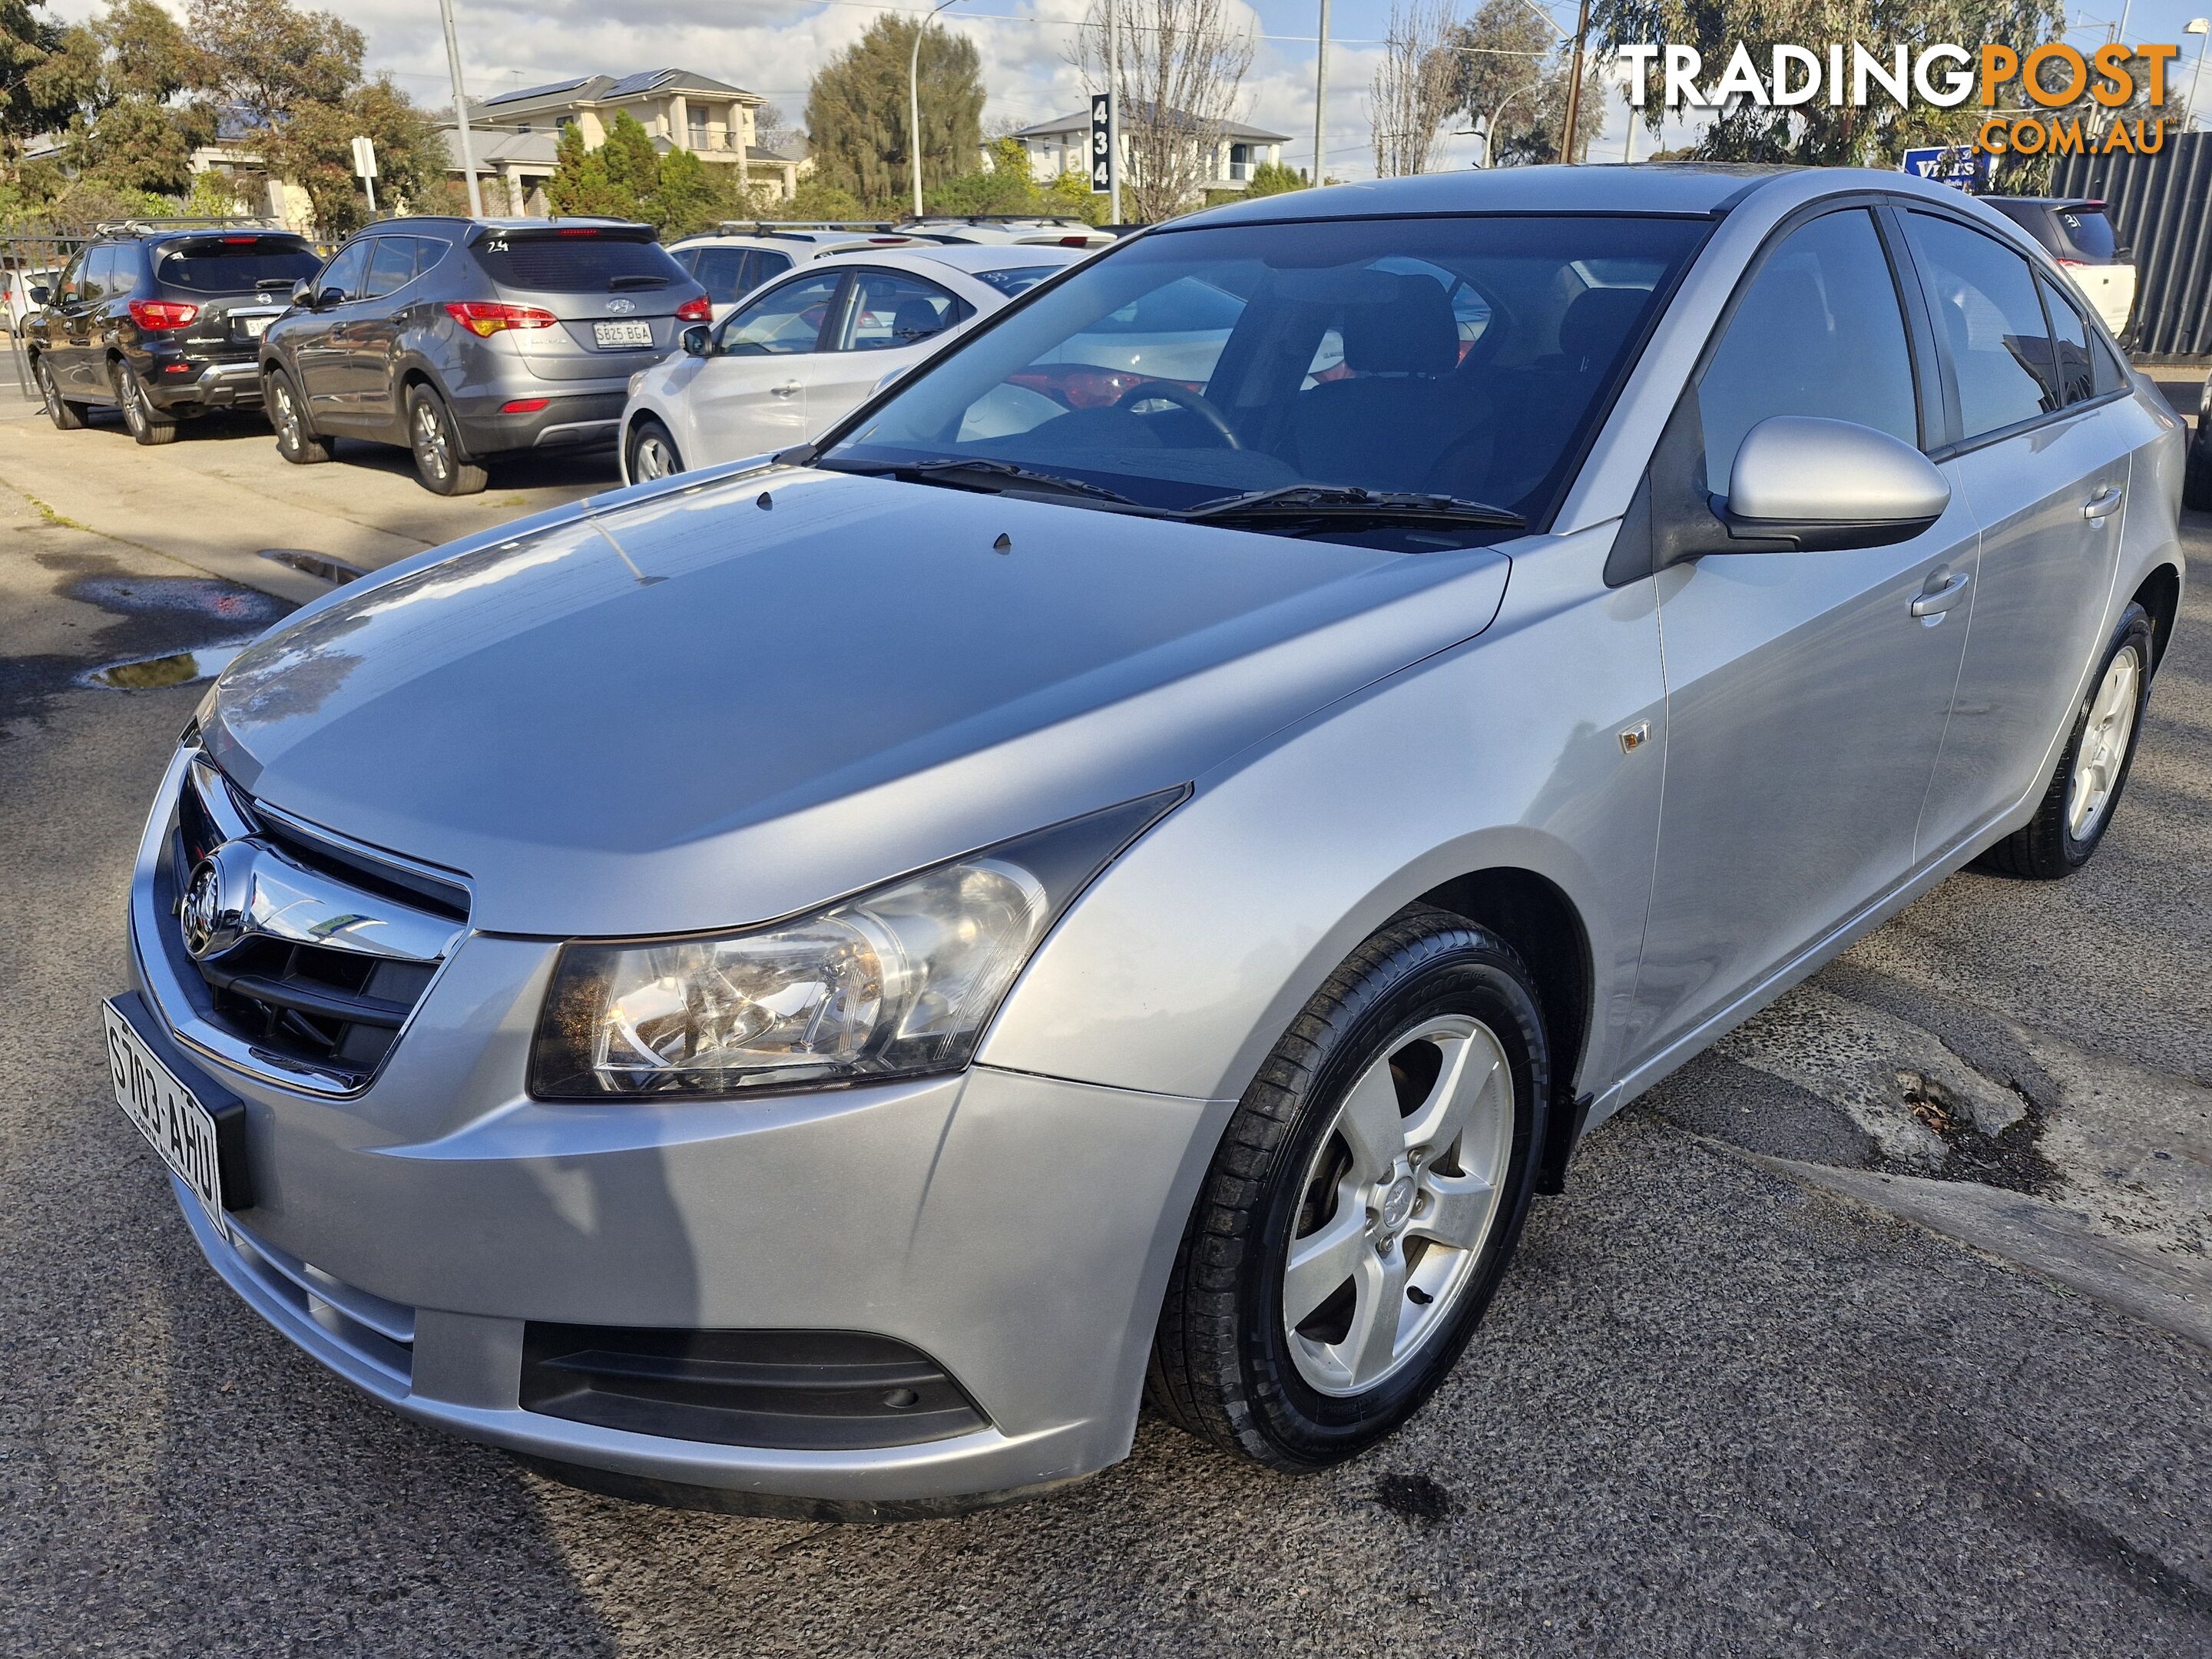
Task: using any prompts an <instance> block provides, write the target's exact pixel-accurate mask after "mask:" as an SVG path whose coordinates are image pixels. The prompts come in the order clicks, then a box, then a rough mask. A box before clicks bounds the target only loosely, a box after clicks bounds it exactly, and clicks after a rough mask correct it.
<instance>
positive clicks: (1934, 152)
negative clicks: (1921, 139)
mask: <svg viewBox="0 0 2212 1659" xmlns="http://www.w3.org/2000/svg"><path fill="white" fill-rule="evenodd" d="M1899 171H1901V172H1905V173H1911V175H1912V176H1913V177H1914V178H1916V179H1927V180H1929V182H1930V183H1931V184H1938V185H1950V186H1951V188H1952V189H1954V190H1963V191H1966V194H1967V195H1969V196H1971V195H1972V194H1973V193H1974V192H1975V191H1978V190H1979V189H1981V188H1982V187H1983V186H1984V185H1987V184H1988V183H1989V181H1990V157H1989V156H1987V155H1984V154H1983V153H1982V152H1980V151H1979V150H1977V149H1974V148H1973V147H1972V145H1971V144H1930V145H1929V146H1928V147H1927V148H1926V149H1908V150H1907V151H1905V160H1904V161H1903V163H1902V164H1901V166H1900V167H1899Z"/></svg>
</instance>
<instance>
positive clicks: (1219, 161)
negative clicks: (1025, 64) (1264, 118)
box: [1008, 108, 1289, 190]
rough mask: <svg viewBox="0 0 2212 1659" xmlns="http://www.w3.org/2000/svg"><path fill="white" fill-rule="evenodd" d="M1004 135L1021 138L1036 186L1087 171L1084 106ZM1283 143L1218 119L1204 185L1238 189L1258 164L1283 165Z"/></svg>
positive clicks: (1276, 135)
mask: <svg viewBox="0 0 2212 1659" xmlns="http://www.w3.org/2000/svg"><path fill="white" fill-rule="evenodd" d="M1171 113H1172V112H1171ZM1008 136H1009V137H1015V138H1018V139H1020V140H1021V141H1022V147H1023V148H1024V149H1026V150H1028V151H1029V156H1030V176H1031V177H1033V178H1034V179H1036V181H1037V182H1038V183H1039V184H1049V183H1050V182H1051V181H1052V180H1053V179H1057V178H1058V177H1059V176H1060V174H1061V173H1089V172H1090V170H1091V112H1090V110H1089V109H1088V108H1085V109H1080V110H1078V111H1077V112H1075V113H1074V114H1073V115H1063V116H1061V117H1060V118H1059V119H1058V120H1056V121H1039V122H1038V123H1037V124H1036V125H1034V126H1027V127H1023V128H1021V129H1020V130H1019V131H1016V132H1013V133H1012V134H1010V135H1008ZM1288 142H1289V136H1288V135H1287V134H1285V133H1280V132H1269V131H1266V130H1265V129H1263V128H1261V127H1249V126H1246V125H1244V124H1243V122H1241V121H1225V122H1223V123H1222V124H1221V137H1220V141H1219V142H1218V143H1217V144H1215V145H1214V149H1213V166H1212V169H1211V171H1210V172H1209V173H1208V174H1207V176H1206V183H1205V185H1203V188H1205V189H1207V190H1240V189H1242V188H1243V186H1244V185H1246V184H1248V183H1249V182H1250V180H1251V177H1252V172H1253V169H1254V168H1255V167H1259V166H1261V164H1262V163H1263V162H1273V163H1274V164H1275V165H1277V166H1280V165H1281V164H1282V160H1283V146H1284V145H1285V143H1288ZM1121 153H1122V156H1123V158H1124V161H1125V163H1126V161H1127V155H1128V153H1129V134H1128V131H1127V129H1126V128H1125V129H1124V130H1123V131H1122V134H1121ZM1124 176H1125V177H1126V176H1127V175H1126V174H1125V175H1124Z"/></svg>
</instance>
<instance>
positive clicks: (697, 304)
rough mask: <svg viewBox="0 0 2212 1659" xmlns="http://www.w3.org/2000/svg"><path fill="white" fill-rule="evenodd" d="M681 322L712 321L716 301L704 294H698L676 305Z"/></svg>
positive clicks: (677, 316)
mask: <svg viewBox="0 0 2212 1659" xmlns="http://www.w3.org/2000/svg"><path fill="white" fill-rule="evenodd" d="M676 320H677V321H678V322H679V323H711V322H713V321H714V302H713V301H711V300H709V299H708V297H707V296H706V295H703V294H696V295H692V297H691V298H690V299H688V300H686V301H684V303H683V304H682V305H680V306H678V307H676Z"/></svg>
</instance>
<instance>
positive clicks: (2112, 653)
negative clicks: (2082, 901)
mask: <svg viewBox="0 0 2212 1659" xmlns="http://www.w3.org/2000/svg"><path fill="white" fill-rule="evenodd" d="M2153 648H2154V647H2153V646H2152V642H2151V626H2150V617H2148V615H2147V614H2146V613H2145V612H2144V611H2143V608H2142V606H2141V605H2130V606H2129V607H2128V608H2127V610H2126V611H2124V612H2122V613H2121V616H2120V625H2119V627H2118V629H2115V630H2114V631H2113V634H2112V643H2111V644H2110V645H2109V646H2107V647H2106V649H2105V654H2104V656H2103V658H2102V659H2100V661H2099V663H2098V665H2097V672H2096V674H2095V676H2094V677H2093V678H2092V679H2091V680H2090V682H2089V689H2088V690H2087V692H2086V693H2085V694H2084V695H2083V696H2082V698H2081V702H2080V703H2079V704H2077V705H2076V706H2075V710H2074V729H2073V732H2072V734H2071V735H2070V736H2069V738H2068V739H2067V743H2066V752H2065V753H2064V754H2063V755H2062V756H2061V757H2059V760H2058V769H2057V771H2056V772H2054V773H2052V774H2051V787H2049V788H2047V789H2045V791H2044V792H2043V800H2042V803H2041V804H2040V805H2038V806H2037V807H2036V809H2035V816H2034V817H2033V818H2031V819H2029V820H2028V822H2027V825H2026V827H2024V828H2022V829H2016V830H2015V831H2014V832H2013V833H2012V834H2011V835H2009V836H2006V837H2005V838H2004V839H2003V840H2002V841H2001V842H1998V843H1997V844H1996V846H1994V847H1992V848H1990V849H1989V851H1987V852H1986V853H1984V854H1982V856H1981V858H1980V860H1978V862H1979V864H1980V866H1981V867H1982V868H1984V869H1985V870H1993V871H1996V872H1997V873H1999V874H2001V875H2008V876H2025V877H2027V878H2029V879H2030V880H2033V881H2056V880H2057V879H2058V878H2060V877H2061V876H2070V875H2072V874H2073V873H2074V872H2075V871H2076V870H2079V869H2080V868H2081V866H2083V865H2085V864H2087V862H2088V861H2089V856H2090V854H2093V853H2094V852H2095V851H2096V850H2097V844H2098V843H2099V842H2101V841H2103V840H2104V838H2105V831H2106V830H2107V829H2110V828H2112V814H2113V813H2114V812H2116V811H2118V810H2119V805H2120V791H2121V789H2122V788H2123V787H2125V785H2126V783H2127V781H2128V772H2129V769H2130V768H2131V767H2133V766H2134V764H2135V758H2136V743H2137V741H2138V740H2139V739H2140V738H2141V737H2142V711H2143V705H2144V704H2145V703H2146V702H2148V701H2149V698H2150V676H2151V667H2152V651H2153Z"/></svg>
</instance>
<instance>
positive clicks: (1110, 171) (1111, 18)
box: [1106, 0, 1328, 225]
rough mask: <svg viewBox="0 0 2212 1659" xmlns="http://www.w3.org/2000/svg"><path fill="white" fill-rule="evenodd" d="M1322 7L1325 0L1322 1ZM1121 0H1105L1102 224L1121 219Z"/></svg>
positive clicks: (1117, 222) (1120, 222)
mask: <svg viewBox="0 0 2212 1659" xmlns="http://www.w3.org/2000/svg"><path fill="white" fill-rule="evenodd" d="M1322 4H1323V5H1327V4H1328V0H1322ZM1106 185H1107V193H1106V222H1108V223H1109V224H1115V225H1118V224H1123V223H1126V222H1127V221H1125V220H1124V219H1123V218H1122V217H1121V0H1106Z"/></svg>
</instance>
